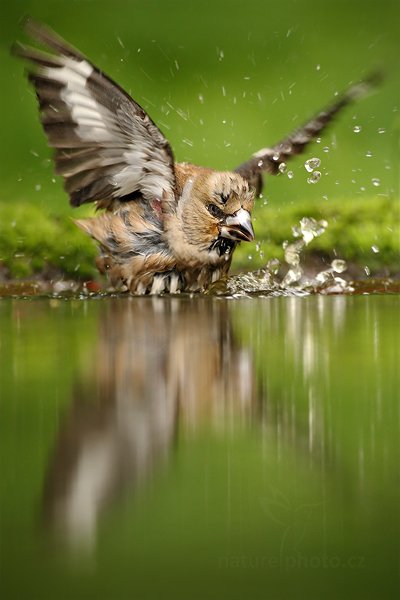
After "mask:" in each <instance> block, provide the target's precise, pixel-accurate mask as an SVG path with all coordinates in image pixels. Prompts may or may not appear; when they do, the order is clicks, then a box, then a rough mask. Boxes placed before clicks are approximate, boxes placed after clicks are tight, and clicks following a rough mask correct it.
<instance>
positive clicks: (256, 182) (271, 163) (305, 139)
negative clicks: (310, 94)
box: [235, 73, 382, 194]
mask: <svg viewBox="0 0 400 600" xmlns="http://www.w3.org/2000/svg"><path fill="white" fill-rule="evenodd" d="M381 79H382V75H381V74H380V73H373V74H371V75H370V76H369V77H368V78H366V79H364V80H363V81H361V82H360V83H357V84H356V85H353V86H351V87H350V88H349V89H348V90H346V91H345V92H344V94H342V95H341V96H340V97H339V98H338V99H337V100H336V101H335V102H333V103H332V104H330V105H329V106H328V107H327V108H325V109H324V110H321V111H320V112H319V113H317V114H316V115H314V116H313V117H312V118H311V119H310V120H309V121H306V123H304V125H302V126H301V127H299V128H298V129H295V130H294V131H293V132H292V133H290V134H289V135H287V136H286V137H285V138H284V139H283V140H281V141H280V142H278V143H277V144H275V145H274V146H271V147H270V148H263V149H262V150H259V151H258V152H256V153H255V154H253V156H252V157H251V158H250V159H249V160H248V161H246V162H244V163H243V164H241V165H240V166H239V167H237V168H236V169H235V171H236V172H237V173H239V174H240V175H241V176H242V177H244V179H247V180H248V181H249V183H250V184H251V185H252V186H253V187H254V188H256V191H257V194H259V193H260V192H261V189H262V173H263V172H266V173H269V174H271V175H276V174H277V173H279V165H281V164H282V163H285V162H287V161H288V160H290V159H291V158H292V157H293V156H296V155H297V154H300V153H302V152H304V150H305V149H306V148H307V146H308V145H309V144H310V142H312V141H313V140H314V139H315V138H316V137H317V136H318V135H319V134H320V133H322V131H323V130H324V129H325V128H326V127H327V125H328V124H329V123H331V121H332V120H333V119H334V117H335V116H336V115H337V114H338V113H339V112H340V111H341V110H342V109H343V108H344V107H345V106H347V105H348V104H351V103H352V102H353V101H355V100H356V99H358V98H360V97H362V96H364V95H365V94H367V93H368V92H369V91H370V90H371V89H372V88H373V87H375V86H376V85H377V84H378V83H379V82H380V81H381Z"/></svg>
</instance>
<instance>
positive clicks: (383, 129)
mask: <svg viewBox="0 0 400 600" xmlns="http://www.w3.org/2000/svg"><path fill="white" fill-rule="evenodd" d="M378 133H386V129H385V128H384V127H379V129H378Z"/></svg>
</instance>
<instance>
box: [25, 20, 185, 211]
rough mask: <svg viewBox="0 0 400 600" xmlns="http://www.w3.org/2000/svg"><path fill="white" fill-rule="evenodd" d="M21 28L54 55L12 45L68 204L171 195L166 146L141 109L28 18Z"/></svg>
mask: <svg viewBox="0 0 400 600" xmlns="http://www.w3.org/2000/svg"><path fill="white" fill-rule="evenodd" d="M25 30H26V32H27V33H28V34H29V35H30V36H31V37H33V38H34V39H35V40H36V41H38V42H41V43H42V44H44V45H45V46H46V47H47V49H49V50H52V51H53V52H55V53H56V54H49V53H47V52H43V51H41V50H37V49H36V48H31V47H28V46H24V45H22V44H15V46H14V53H15V54H17V55H18V56H20V57H22V58H25V59H27V60H29V61H30V62H31V64H32V65H33V67H34V69H33V71H31V72H30V73H29V80H30V81H31V83H32V84H33V85H34V87H35V90H36V94H37V97H38V100H39V107H40V115H41V122H42V124H43V128H44V130H45V132H46V135H47V138H48V142H49V145H50V146H52V147H53V148H55V150H56V151H55V163H56V173H57V174H60V175H62V176H63V177H64V179H65V189H66V190H67V192H68V193H69V195H70V201H71V204H72V205H73V206H79V205H80V204H83V203H84V202H92V201H99V200H101V201H106V202H105V204H106V203H107V201H113V200H115V199H118V198H120V197H121V196H125V197H126V196H128V197H132V198H137V197H139V196H140V195H143V197H144V198H145V199H146V200H148V201H151V200H153V199H154V198H158V199H162V198H165V197H168V198H169V199H171V198H172V197H175V175H174V158H173V153H172V150H171V147H170V145H169V143H168V141H167V140H166V139H165V137H164V135H163V134H162V133H161V131H160V130H159V129H158V127H157V126H156V125H155V123H154V122H153V121H152V120H151V118H150V117H149V116H148V114H147V113H146V111H145V110H144V109H143V108H142V107H141V106H140V105H139V104H138V103H137V102H135V101H134V100H133V99H132V98H131V97H130V96H129V95H128V94H127V93H126V92H125V91H124V90H123V89H122V88H121V87H120V86H119V85H118V84H117V83H115V82H114V81H113V80H112V79H110V78H109V77H108V76H107V75H105V74H104V73H103V72H102V71H100V70H99V69H98V68H97V67H95V66H94V65H93V64H92V63H91V62H89V61H88V60H87V59H86V57H85V56H84V55H83V54H81V53H80V52H79V51H78V50H76V49H75V48H73V46H71V45H70V44H68V43H67V42H66V41H65V40H63V39H62V38H61V37H60V36H58V35H57V34H56V33H55V32H53V31H52V30H50V29H48V28H47V27H45V26H44V25H42V24H40V23H36V22H35V21H33V20H32V19H28V20H27V21H26V23H25Z"/></svg>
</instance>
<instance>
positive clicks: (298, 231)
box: [292, 225, 301, 238]
mask: <svg viewBox="0 0 400 600" xmlns="http://www.w3.org/2000/svg"><path fill="white" fill-rule="evenodd" d="M292 234H293V237H296V238H298V237H300V236H301V229H300V227H298V226H297V225H293V227H292Z"/></svg>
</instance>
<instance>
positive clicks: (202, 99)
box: [199, 94, 204, 104]
mask: <svg viewBox="0 0 400 600" xmlns="http://www.w3.org/2000/svg"><path fill="white" fill-rule="evenodd" d="M199 101H200V102H201V104H204V96H203V94H199Z"/></svg>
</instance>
